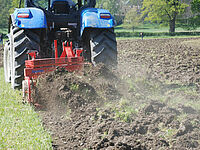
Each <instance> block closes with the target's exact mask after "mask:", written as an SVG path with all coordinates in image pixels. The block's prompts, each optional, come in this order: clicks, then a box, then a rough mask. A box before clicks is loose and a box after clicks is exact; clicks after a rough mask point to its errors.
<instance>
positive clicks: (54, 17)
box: [4, 0, 117, 89]
mask: <svg viewBox="0 0 200 150" xmlns="http://www.w3.org/2000/svg"><path fill="white" fill-rule="evenodd" d="M21 5H22V4H21V0H20V4H19V8H17V9H15V11H14V13H13V14H11V15H10V19H9V34H8V37H9V40H8V41H7V42H6V44H5V47H4V72H5V80H6V82H11V85H12V88H14V89H20V88H21V87H22V80H23V78H24V67H25V60H27V57H28V56H27V52H28V51H29V50H37V51H38V57H39V58H53V57H54V54H55V53H54V42H53V41H54V40H57V41H58V48H59V49H62V43H63V42H72V43H73V47H74V48H76V47H77V48H83V49H84V52H83V54H82V55H83V56H84V59H85V60H87V61H88V62H91V63H92V64H93V65H96V64H97V63H104V64H106V65H107V66H111V67H112V66H116V64H117V43H116V36H115V33H114V19H113V16H112V15H111V14H110V12H109V11H108V10H104V9H98V8H95V5H96V0H77V1H76V2H75V0H74V1H72V0H25V2H24V8H21ZM61 53H62V52H61V50H60V52H59V55H61Z"/></svg>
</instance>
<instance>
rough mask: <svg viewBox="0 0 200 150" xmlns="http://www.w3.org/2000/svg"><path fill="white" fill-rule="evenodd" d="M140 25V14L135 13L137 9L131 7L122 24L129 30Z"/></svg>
mask: <svg viewBox="0 0 200 150" xmlns="http://www.w3.org/2000/svg"><path fill="white" fill-rule="evenodd" d="M139 23H140V14H138V12H137V8H136V7H133V8H132V9H131V10H130V11H128V12H127V13H126V16H125V18H124V24H127V25H129V27H131V28H133V29H134V28H135V26H138V25H139Z"/></svg>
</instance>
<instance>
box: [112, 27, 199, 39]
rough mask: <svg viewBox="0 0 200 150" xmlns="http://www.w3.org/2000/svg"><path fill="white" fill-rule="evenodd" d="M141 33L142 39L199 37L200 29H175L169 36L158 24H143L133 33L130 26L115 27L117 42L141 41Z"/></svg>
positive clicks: (164, 28)
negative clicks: (124, 40)
mask: <svg viewBox="0 0 200 150" xmlns="http://www.w3.org/2000/svg"><path fill="white" fill-rule="evenodd" d="M141 32H143V34H144V39H158V38H188V37H200V28H197V29H196V30H192V31H188V30H185V29H183V28H176V32H175V33H174V34H170V33H169V28H168V27H163V26H162V27H161V26H159V25H158V24H143V25H140V26H138V27H136V28H135V29H134V31H133V29H132V28H131V27H130V26H128V25H124V24H122V25H119V26H117V27H115V33H116V36H117V39H119V40H121V39H122V40H123V39H141V37H140V33H141Z"/></svg>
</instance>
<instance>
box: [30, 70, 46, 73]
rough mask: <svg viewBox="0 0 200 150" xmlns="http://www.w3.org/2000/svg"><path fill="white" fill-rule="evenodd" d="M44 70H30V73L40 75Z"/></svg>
mask: <svg viewBox="0 0 200 150" xmlns="http://www.w3.org/2000/svg"><path fill="white" fill-rule="evenodd" d="M42 72H44V70H32V73H42Z"/></svg>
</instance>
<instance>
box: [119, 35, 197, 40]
mask: <svg viewBox="0 0 200 150" xmlns="http://www.w3.org/2000/svg"><path fill="white" fill-rule="evenodd" d="M199 37H200V36H148V37H144V38H143V40H145V39H169V38H199ZM128 39H130V40H133V39H141V37H117V40H128Z"/></svg>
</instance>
